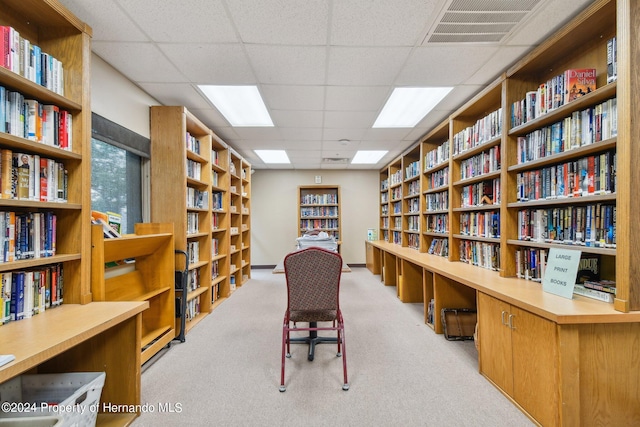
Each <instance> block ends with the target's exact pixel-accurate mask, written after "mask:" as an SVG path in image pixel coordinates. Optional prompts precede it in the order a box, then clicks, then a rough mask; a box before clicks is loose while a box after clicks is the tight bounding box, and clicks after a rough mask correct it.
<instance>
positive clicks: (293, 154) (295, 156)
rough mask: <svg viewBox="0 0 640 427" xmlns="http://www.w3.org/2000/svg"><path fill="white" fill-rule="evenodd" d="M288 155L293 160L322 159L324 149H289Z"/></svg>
mask: <svg viewBox="0 0 640 427" xmlns="http://www.w3.org/2000/svg"><path fill="white" fill-rule="evenodd" d="M287 156H289V159H292V160H313V161H315V162H317V161H319V160H320V156H322V151H320V150H292V149H290V150H287Z"/></svg>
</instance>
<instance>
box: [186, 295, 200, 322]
mask: <svg viewBox="0 0 640 427" xmlns="http://www.w3.org/2000/svg"><path fill="white" fill-rule="evenodd" d="M186 314H187V315H186V319H187V321H190V320H193V319H195V318H196V317H198V315H199V314H200V298H193V299H190V300H189V301H187V313H186Z"/></svg>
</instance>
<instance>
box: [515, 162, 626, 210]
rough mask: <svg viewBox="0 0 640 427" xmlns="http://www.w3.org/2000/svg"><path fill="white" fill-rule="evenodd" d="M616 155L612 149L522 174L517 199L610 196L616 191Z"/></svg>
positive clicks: (518, 176) (518, 182) (519, 176)
mask: <svg viewBox="0 0 640 427" xmlns="http://www.w3.org/2000/svg"><path fill="white" fill-rule="evenodd" d="M616 169H617V154H616V152H615V151H613V150H610V151H606V152H603V153H600V154H595V155H591V156H585V157H581V158H579V159H576V160H571V161H568V162H565V163H561V164H558V165H555V166H549V167H545V168H542V169H536V170H531V171H525V172H520V173H518V175H517V178H516V192H517V200H518V201H520V202H526V201H530V200H544V199H558V198H568V197H581V196H593V195H603V194H611V193H615V192H616V188H617V171H616Z"/></svg>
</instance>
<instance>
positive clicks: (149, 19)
mask: <svg viewBox="0 0 640 427" xmlns="http://www.w3.org/2000/svg"><path fill="white" fill-rule="evenodd" d="M119 4H120V6H121V7H122V8H123V9H124V10H125V11H126V12H127V14H128V15H129V16H130V17H131V18H132V19H134V20H135V21H136V23H137V25H138V26H139V27H140V28H141V29H142V31H144V32H145V34H147V35H148V36H149V37H150V38H151V39H152V40H154V41H156V42H174V43H185V42H189V43H213V42H217V43H225V42H235V41H238V39H237V37H236V34H235V31H234V29H233V26H232V25H231V22H230V21H229V18H228V16H227V14H226V12H225V10H224V7H223V5H222V2H221V1H220V0H180V2H179V3H176V2H172V1H157V0H124V1H119Z"/></svg>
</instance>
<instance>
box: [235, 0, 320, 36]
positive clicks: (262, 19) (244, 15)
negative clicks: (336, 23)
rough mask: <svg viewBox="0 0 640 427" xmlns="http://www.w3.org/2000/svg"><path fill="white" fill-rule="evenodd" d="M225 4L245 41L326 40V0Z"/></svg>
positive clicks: (248, 0)
mask: <svg viewBox="0 0 640 427" xmlns="http://www.w3.org/2000/svg"><path fill="white" fill-rule="evenodd" d="M226 4H227V6H228V8H229V11H230V12H231V16H232V17H233V20H234V22H235V24H236V28H237V29H238V32H239V34H240V38H241V39H242V41H243V42H244V43H256V44H283V45H325V44H326V43H327V24H328V20H329V2H327V1H326V0H260V1H256V0H233V1H227V2H226Z"/></svg>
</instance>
